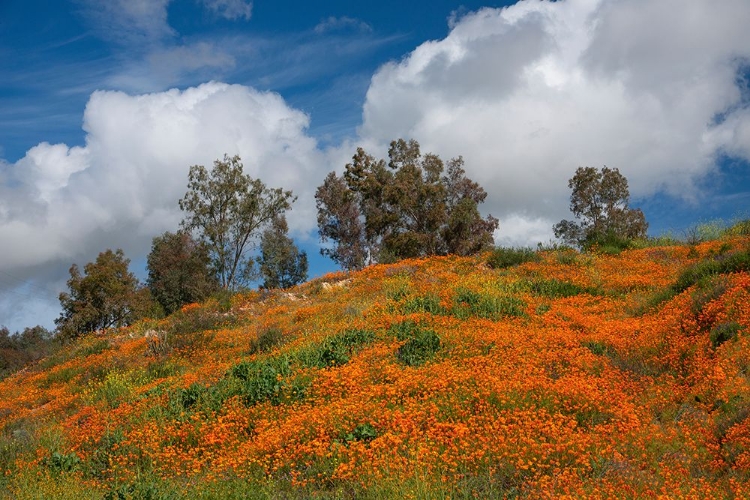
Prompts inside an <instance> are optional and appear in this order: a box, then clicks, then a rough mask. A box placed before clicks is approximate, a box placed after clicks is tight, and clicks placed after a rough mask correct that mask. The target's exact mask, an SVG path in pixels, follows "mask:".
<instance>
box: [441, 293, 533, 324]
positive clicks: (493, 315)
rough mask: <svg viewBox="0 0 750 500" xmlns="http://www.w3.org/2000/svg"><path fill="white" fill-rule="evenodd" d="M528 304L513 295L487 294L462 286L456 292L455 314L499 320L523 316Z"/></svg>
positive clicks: (464, 317) (457, 315)
mask: <svg viewBox="0 0 750 500" xmlns="http://www.w3.org/2000/svg"><path fill="white" fill-rule="evenodd" d="M525 307H526V304H525V303H524V301H523V300H521V299H519V298H518V297H514V296H511V295H503V296H495V295H486V294H480V293H477V292H474V291H472V290H468V289H465V288H460V289H459V290H458V291H457V293H456V298H455V302H454V306H453V311H452V313H453V315H454V316H456V317H457V318H460V319H466V318H468V317H471V316H474V317H478V318H486V319H491V320H498V319H500V318H504V317H508V316H523V315H524V308H525Z"/></svg>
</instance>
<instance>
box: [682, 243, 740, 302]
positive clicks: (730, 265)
mask: <svg viewBox="0 0 750 500" xmlns="http://www.w3.org/2000/svg"><path fill="white" fill-rule="evenodd" d="M748 270H750V249H745V250H742V251H737V252H729V253H724V254H722V255H717V256H714V257H712V258H710V259H705V260H702V261H700V262H697V263H696V264H694V265H692V266H690V267H689V268H687V269H685V270H684V271H683V272H682V273H681V274H680V276H679V277H678V278H677V281H676V282H675V283H674V284H673V285H672V290H674V292H675V293H681V292H683V291H685V290H687V289H688V288H690V287H691V286H693V285H695V284H696V283H698V282H699V281H701V280H707V279H710V278H711V277H714V276H717V275H720V274H730V273H735V272H741V271H748Z"/></svg>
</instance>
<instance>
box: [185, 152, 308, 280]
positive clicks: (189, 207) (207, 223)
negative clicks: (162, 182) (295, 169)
mask: <svg viewBox="0 0 750 500" xmlns="http://www.w3.org/2000/svg"><path fill="white" fill-rule="evenodd" d="M242 169H243V165H242V162H241V160H240V157H239V156H233V157H231V158H230V157H229V156H227V155H224V160H223V161H222V160H216V161H214V167H213V169H211V171H210V172H209V171H208V170H206V168H205V167H204V166H202V165H194V166H192V167H190V172H189V174H188V192H187V193H186V194H185V196H184V198H183V199H182V200H180V202H179V204H180V209H182V210H183V211H185V212H187V214H188V215H187V218H186V219H184V220H183V221H182V226H183V227H184V228H185V229H187V230H188V231H192V230H197V231H199V234H200V237H201V239H202V240H203V241H204V242H205V243H206V244H207V245H208V248H209V249H210V252H211V256H212V260H213V265H214V268H215V270H216V273H217V276H218V279H219V284H220V285H221V287H222V288H224V289H235V288H237V287H239V286H242V285H244V284H246V283H247V282H248V281H250V280H251V279H252V278H253V260H252V259H251V258H248V257H247V256H246V253H247V251H248V250H249V248H250V247H251V246H252V240H253V239H254V238H257V237H259V236H260V232H261V231H262V230H263V228H264V227H266V226H267V225H268V224H270V222H271V221H272V220H273V219H274V217H276V216H278V215H280V214H283V213H284V212H285V211H286V210H288V209H289V208H290V207H291V203H293V202H294V200H295V199H296V198H294V197H293V196H292V192H291V191H283V190H282V189H281V188H278V189H270V188H267V187H266V186H265V184H263V183H262V182H261V181H260V180H258V179H252V178H251V177H250V176H249V175H245V174H243V173H242Z"/></svg>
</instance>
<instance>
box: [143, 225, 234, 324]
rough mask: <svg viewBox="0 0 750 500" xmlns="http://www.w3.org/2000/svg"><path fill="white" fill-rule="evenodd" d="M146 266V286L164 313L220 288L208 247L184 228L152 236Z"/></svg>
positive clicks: (197, 300) (201, 299)
mask: <svg viewBox="0 0 750 500" xmlns="http://www.w3.org/2000/svg"><path fill="white" fill-rule="evenodd" d="M147 268H148V280H147V285H148V288H149V290H151V295H152V296H153V297H154V299H155V300H156V301H157V302H158V303H159V304H160V305H161V307H162V309H163V310H164V312H165V313H166V314H172V313H173V312H175V311H176V310H178V309H179V308H180V307H182V306H184V305H185V304H191V303H193V302H201V301H203V300H206V299H207V298H208V297H209V296H210V295H211V294H212V293H213V292H215V291H216V290H217V289H218V288H219V283H218V281H217V279H216V275H215V273H214V272H213V270H212V269H211V257H210V255H209V250H208V247H207V246H206V244H205V243H204V242H198V241H195V240H194V239H193V237H192V236H191V235H190V233H187V232H184V231H180V232H177V233H170V232H165V233H164V234H162V235H161V236H157V237H155V238H154V240H153V242H152V244H151V253H149V254H148V259H147Z"/></svg>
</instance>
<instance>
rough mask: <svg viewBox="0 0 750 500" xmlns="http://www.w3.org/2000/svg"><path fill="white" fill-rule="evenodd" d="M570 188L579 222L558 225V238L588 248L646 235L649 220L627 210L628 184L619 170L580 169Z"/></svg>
mask: <svg viewBox="0 0 750 500" xmlns="http://www.w3.org/2000/svg"><path fill="white" fill-rule="evenodd" d="M568 187H570V188H571V189H572V190H573V192H572V193H571V195H570V211H571V212H573V215H574V216H575V218H576V219H578V222H576V221H568V220H562V221H560V222H558V223H557V224H555V226H554V227H553V230H554V231H555V236H556V237H557V238H561V239H562V240H564V241H565V242H566V243H569V244H573V245H577V246H580V247H582V248H586V247H589V246H591V245H594V244H609V243H616V242H618V241H623V240H628V239H633V238H641V237H645V236H646V230H647V229H648V223H647V222H646V218H645V216H644V215H643V212H642V211H641V210H640V209H632V208H629V207H628V203H629V200H630V193H629V191H628V181H627V179H626V178H625V177H624V176H623V175H622V174H620V171H619V170H618V169H616V168H614V169H610V168H607V167H604V168H602V169H601V170H598V169H596V168H593V167H585V168H584V167H579V168H578V169H577V170H576V172H575V175H574V176H573V178H571V179H570V180H569V181H568Z"/></svg>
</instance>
